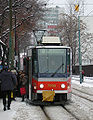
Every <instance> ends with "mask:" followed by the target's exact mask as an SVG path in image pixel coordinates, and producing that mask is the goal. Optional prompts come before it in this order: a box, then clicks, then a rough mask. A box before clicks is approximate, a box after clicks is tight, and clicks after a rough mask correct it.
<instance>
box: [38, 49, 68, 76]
mask: <svg viewBox="0 0 93 120" xmlns="http://www.w3.org/2000/svg"><path fill="white" fill-rule="evenodd" d="M38 65H39V73H51V77H52V76H54V75H55V74H58V73H59V74H60V73H61V74H63V73H65V72H66V49H38Z"/></svg>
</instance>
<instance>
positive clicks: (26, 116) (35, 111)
mask: <svg viewBox="0 0 93 120" xmlns="http://www.w3.org/2000/svg"><path fill="white" fill-rule="evenodd" d="M0 120H47V118H46V116H45V115H44V113H43V111H42V110H41V108H40V107H39V106H32V105H28V104H26V102H21V99H20V98H17V99H16V101H12V103H11V110H6V111H3V105H2V100H0Z"/></svg>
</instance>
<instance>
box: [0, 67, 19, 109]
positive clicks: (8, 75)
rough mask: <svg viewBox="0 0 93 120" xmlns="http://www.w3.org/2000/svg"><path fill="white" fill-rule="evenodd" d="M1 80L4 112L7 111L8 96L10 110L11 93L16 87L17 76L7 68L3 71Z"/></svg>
mask: <svg viewBox="0 0 93 120" xmlns="http://www.w3.org/2000/svg"><path fill="white" fill-rule="evenodd" d="M0 80H1V91H2V97H3V105H4V111H5V110H6V96H7V95H8V105H7V109H8V110H9V109H10V104H11V91H13V89H14V87H15V86H16V82H17V79H16V76H15V75H14V74H12V72H10V71H8V68H7V67H4V69H3V71H2V72H1V73H0Z"/></svg>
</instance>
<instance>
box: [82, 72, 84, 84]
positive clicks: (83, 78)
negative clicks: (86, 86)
mask: <svg viewBox="0 0 93 120" xmlns="http://www.w3.org/2000/svg"><path fill="white" fill-rule="evenodd" d="M83 81H84V70H82V82H83Z"/></svg>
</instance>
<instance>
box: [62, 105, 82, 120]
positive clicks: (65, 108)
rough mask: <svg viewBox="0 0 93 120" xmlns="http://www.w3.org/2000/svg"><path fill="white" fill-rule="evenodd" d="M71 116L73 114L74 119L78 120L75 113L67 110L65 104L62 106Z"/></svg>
mask: <svg viewBox="0 0 93 120" xmlns="http://www.w3.org/2000/svg"><path fill="white" fill-rule="evenodd" d="M62 107H63V108H64V109H65V110H66V111H67V112H68V113H69V114H70V115H71V116H73V117H74V118H75V119H76V120H80V119H79V118H78V117H77V116H76V115H75V114H73V113H72V112H71V111H70V110H68V109H67V108H66V107H65V106H62Z"/></svg>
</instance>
